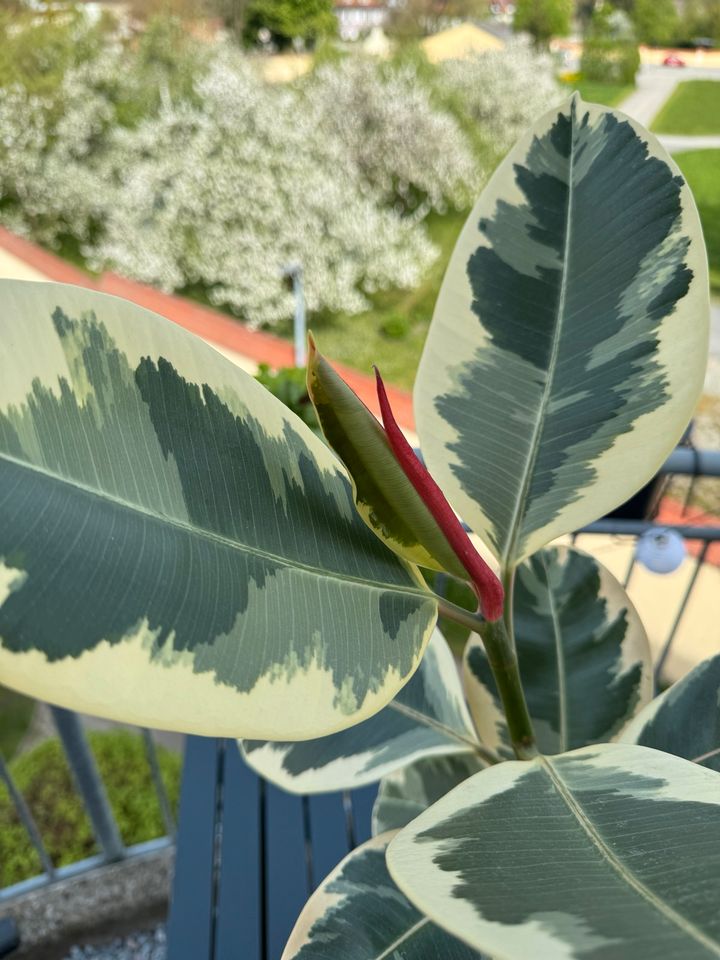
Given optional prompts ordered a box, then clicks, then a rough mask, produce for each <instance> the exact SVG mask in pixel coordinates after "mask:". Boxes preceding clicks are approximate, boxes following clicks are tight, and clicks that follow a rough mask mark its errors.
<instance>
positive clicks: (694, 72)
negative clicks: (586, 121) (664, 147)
mask: <svg viewBox="0 0 720 960" xmlns="http://www.w3.org/2000/svg"><path fill="white" fill-rule="evenodd" d="M684 80H720V69H718V68H699V67H684V68H675V69H673V68H672V67H651V66H644V67H641V69H640V71H639V72H638V75H637V80H636V88H635V90H633V92H632V93H631V94H630V96H629V97H627V98H626V99H625V100H623V102H622V103H621V104H620V109H621V110H622V112H623V113H626V114H627V115H628V116H629V117H632V118H633V120H637V121H638V123H641V124H642V125H643V126H644V127H649V126H650V124H651V123H652V121H653V120H654V119H655V117H656V116H657V114H658V111H659V110H660V108H661V107H662V105H663V104H664V103H665V101H666V100H667V98H668V97H669V96H670V94H671V93H672V92H673V90H674V89H675V87H676V86H677V85H678V83H680V82H681V81H684ZM661 139H662V138H661ZM679 149H683V150H685V149H693V148H692V147H681V148H679Z"/></svg>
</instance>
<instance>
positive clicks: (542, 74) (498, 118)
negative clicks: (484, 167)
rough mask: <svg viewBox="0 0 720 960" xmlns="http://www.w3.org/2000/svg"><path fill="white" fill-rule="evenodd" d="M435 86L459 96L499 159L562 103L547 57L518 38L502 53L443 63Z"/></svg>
mask: <svg viewBox="0 0 720 960" xmlns="http://www.w3.org/2000/svg"><path fill="white" fill-rule="evenodd" d="M440 88H441V89H442V90H444V91H445V92H446V93H449V94H452V95H454V96H456V97H458V98H459V100H460V103H461V105H462V107H463V109H464V110H465V112H466V113H467V114H468V116H469V117H470V118H471V119H472V120H473V122H474V123H475V124H476V125H477V126H478V129H479V130H480V131H481V132H482V135H483V137H484V138H485V139H486V140H487V142H488V144H489V145H490V147H491V148H492V149H493V151H494V152H495V153H496V154H498V155H502V154H504V153H505V152H506V151H507V150H508V149H509V148H510V147H511V146H512V145H513V144H514V143H515V141H516V140H517V139H518V137H519V136H520V135H521V134H522V133H523V131H524V130H525V129H527V127H528V126H530V125H531V124H532V123H533V122H534V121H535V120H536V119H537V118H538V116H541V115H542V114H543V113H544V112H545V111H547V110H549V109H550V108H551V107H553V106H555V105H557V103H558V101H559V100H561V99H562V93H561V91H560V88H559V86H558V83H557V81H556V80H555V66H554V64H553V61H552V57H551V56H550V55H549V54H547V53H541V52H538V51H537V50H535V49H534V48H533V47H532V45H531V43H530V41H529V40H527V39H526V38H523V37H518V38H515V39H513V40H511V41H510V42H508V44H507V46H506V47H505V48H504V49H503V50H497V51H488V52H486V53H482V54H476V55H475V56H472V57H468V58H467V59H465V60H447V61H446V62H445V63H443V64H442V65H441V66H440Z"/></svg>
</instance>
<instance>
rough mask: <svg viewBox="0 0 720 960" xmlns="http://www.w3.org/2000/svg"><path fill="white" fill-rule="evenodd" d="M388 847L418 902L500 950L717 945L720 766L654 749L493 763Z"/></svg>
mask: <svg viewBox="0 0 720 960" xmlns="http://www.w3.org/2000/svg"><path fill="white" fill-rule="evenodd" d="M387 857H388V867H389V869H390V875H391V876H392V878H393V879H394V880H395V882H396V883H397V885H398V886H399V887H400V889H401V890H402V891H403V893H404V894H405V895H406V896H407V897H408V898H409V899H410V900H411V902H412V903H414V905H415V906H416V907H417V908H418V909H419V910H421V911H422V912H423V913H425V914H427V915H428V916H429V917H430V919H431V920H433V921H435V922H436V923H438V924H439V925H440V926H442V927H444V929H446V930H447V931H448V932H450V933H452V934H453V935H454V936H457V937H460V938H462V939H463V940H464V941H465V942H466V943H468V944H469V945H470V946H472V947H474V948H475V949H477V950H483V951H486V952H488V953H489V954H491V955H492V956H496V957H502V958H503V960H528V958H529V957H542V958H543V960H605V958H607V960H611V958H612V960H657V958H662V960H708V958H710V957H718V956H720V911H719V910H718V903H720V776H718V774H717V773H715V772H714V771H712V770H707V769H705V768H703V767H701V766H698V765H697V764H694V763H688V761H687V760H681V759H679V758H677V757H672V756H670V755H669V754H664V753H660V752H659V751H657V750H648V749H646V748H645V747H637V746H629V745H626V744H602V745H600V746H595V747H586V748H584V749H583V750H576V751H574V752H573V753H567V754H563V755H562V756H558V757H542V756H539V757H537V758H536V759H534V760H532V761H509V762H508V763H502V764H498V765H496V766H494V767H489V768H488V769H487V770H484V771H483V772H482V773H479V774H477V775H476V776H474V777H472V778H471V779H470V780H467V781H465V783H463V784H461V785H460V786H459V787H457V788H456V789H455V790H453V791H452V793H450V794H448V795H447V796H446V797H444V798H443V799H442V800H440V801H439V803H436V804H435V806H433V807H431V808H430V809H429V810H427V811H426V812H425V813H423V814H421V816H420V817H419V818H418V819H417V820H414V821H413V822H412V823H411V824H410V825H409V826H408V827H405V829H404V830H402V831H401V833H400V834H399V835H398V836H397V837H396V838H395V839H394V840H393V841H392V843H391V845H390V847H389V849H388V854H387Z"/></svg>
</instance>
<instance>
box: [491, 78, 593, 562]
mask: <svg viewBox="0 0 720 960" xmlns="http://www.w3.org/2000/svg"><path fill="white" fill-rule="evenodd" d="M575 96H577V94H575ZM575 96H573V100H572V105H571V108H570V124H571V125H570V157H569V168H568V196H567V206H566V210H565V223H566V227H567V229H566V230H565V243H564V245H563V257H562V280H561V282H560V295H559V298H558V310H557V313H558V318H557V323H556V325H555V331H554V333H553V342H552V348H551V351H550V361H549V363H548V368H547V377H546V379H545V387H544V389H543V395H542V397H541V399H540V403H539V405H538V414H537V418H536V420H535V425H534V427H533V432H532V436H531V438H530V445H529V449H530V453H529V456H528V458H527V460H526V463H525V469H524V471H523V476H522V481H521V485H520V490H519V492H518V495H517V497H516V499H515V505H514V506H513V513H512V517H511V520H510V525H509V529H510V538H509V540H508V543H507V547H506V549H505V551H504V552H503V557H502V566H503V567H504V568H506V569H507V568H508V567H509V566H510V565H511V564H514V562H515V560H516V557H517V547H518V539H519V536H520V525H521V520H522V517H523V513H524V508H525V504H526V502H527V495H528V490H529V489H530V483H531V482H532V476H533V472H534V470H535V464H536V463H537V458H538V454H539V452H540V443H539V439H540V435H541V433H542V430H543V428H544V426H545V418H546V416H547V409H548V405H549V403H550V395H551V393H552V387H553V383H554V380H555V371H556V367H557V361H558V354H559V352H560V338H561V332H562V328H563V322H564V320H565V301H566V298H567V275H568V269H567V265H568V251H569V249H570V239H571V234H572V212H573V193H574V181H573V174H574V169H575Z"/></svg>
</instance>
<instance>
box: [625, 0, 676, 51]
mask: <svg viewBox="0 0 720 960" xmlns="http://www.w3.org/2000/svg"><path fill="white" fill-rule="evenodd" d="M631 16H632V19H633V23H634V24H635V29H636V31H637V36H638V40H640V42H641V43H650V44H654V45H655V46H662V45H663V44H666V43H670V42H672V41H673V40H676V39H677V37H678V33H679V31H680V19H679V17H678V14H677V10H676V9H675V3H674V0H635V3H634V4H633V8H632V10H631Z"/></svg>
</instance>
